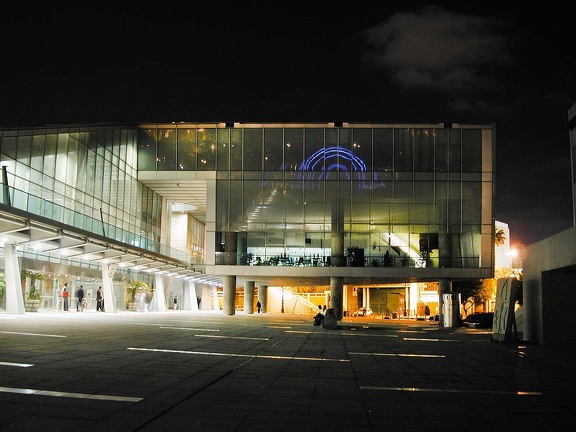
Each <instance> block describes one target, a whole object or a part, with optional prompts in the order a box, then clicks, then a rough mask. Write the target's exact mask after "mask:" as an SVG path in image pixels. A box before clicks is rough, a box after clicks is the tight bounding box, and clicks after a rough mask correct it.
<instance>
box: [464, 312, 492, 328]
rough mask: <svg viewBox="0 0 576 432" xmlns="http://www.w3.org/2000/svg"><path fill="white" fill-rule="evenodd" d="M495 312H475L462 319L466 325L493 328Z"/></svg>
mask: <svg viewBox="0 0 576 432" xmlns="http://www.w3.org/2000/svg"><path fill="white" fill-rule="evenodd" d="M493 321H494V312H474V313H471V314H470V315H468V316H467V317H466V318H464V319H463V320H462V323H463V324H464V326H466V327H476V328H492V323H493Z"/></svg>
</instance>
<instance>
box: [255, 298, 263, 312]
mask: <svg viewBox="0 0 576 432" xmlns="http://www.w3.org/2000/svg"><path fill="white" fill-rule="evenodd" d="M256 307H257V308H258V313H260V310H261V309H262V303H260V300H258V302H257V303H256Z"/></svg>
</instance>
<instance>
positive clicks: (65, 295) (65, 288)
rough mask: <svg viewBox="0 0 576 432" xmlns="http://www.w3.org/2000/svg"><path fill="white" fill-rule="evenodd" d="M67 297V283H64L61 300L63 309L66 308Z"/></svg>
mask: <svg viewBox="0 0 576 432" xmlns="http://www.w3.org/2000/svg"><path fill="white" fill-rule="evenodd" d="M68 297H70V293H69V292H68V283H65V284H64V288H62V301H63V306H64V310H65V311H67V310H68Z"/></svg>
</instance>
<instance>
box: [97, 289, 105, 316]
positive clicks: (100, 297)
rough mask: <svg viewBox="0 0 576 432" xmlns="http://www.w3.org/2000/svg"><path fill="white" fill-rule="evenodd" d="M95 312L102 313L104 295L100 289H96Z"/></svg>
mask: <svg viewBox="0 0 576 432" xmlns="http://www.w3.org/2000/svg"><path fill="white" fill-rule="evenodd" d="M96 311H102V312H104V293H103V292H102V287H98V291H96Z"/></svg>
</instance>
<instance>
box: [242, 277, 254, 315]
mask: <svg viewBox="0 0 576 432" xmlns="http://www.w3.org/2000/svg"><path fill="white" fill-rule="evenodd" d="M244 312H246V313H247V314H253V313H254V281H246V282H244Z"/></svg>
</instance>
